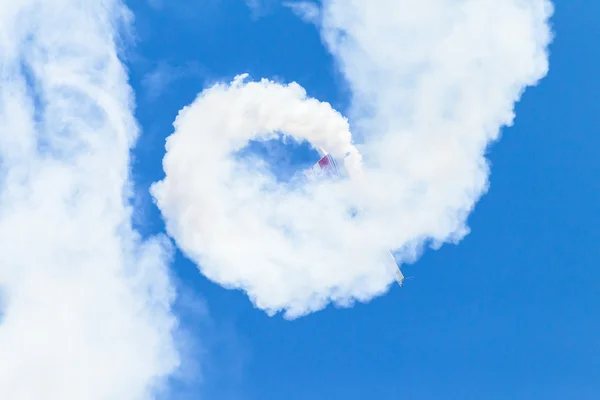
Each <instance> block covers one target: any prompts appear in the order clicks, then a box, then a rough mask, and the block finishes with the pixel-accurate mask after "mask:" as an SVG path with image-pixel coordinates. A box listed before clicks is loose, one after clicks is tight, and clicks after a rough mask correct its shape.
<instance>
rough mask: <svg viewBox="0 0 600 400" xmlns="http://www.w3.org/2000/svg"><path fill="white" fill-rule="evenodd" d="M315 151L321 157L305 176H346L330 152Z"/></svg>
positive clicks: (400, 279) (393, 261)
mask: <svg viewBox="0 0 600 400" xmlns="http://www.w3.org/2000/svg"><path fill="white" fill-rule="evenodd" d="M317 151H318V152H319V155H320V156H321V159H319V161H317V162H316V163H315V165H313V166H312V168H310V169H309V170H307V171H305V174H306V176H307V178H309V179H311V180H313V179H322V178H333V179H341V178H342V177H345V176H347V174H346V172H345V170H344V168H343V167H340V165H339V164H338V162H337V161H336V159H335V158H334V157H333V156H332V155H331V154H329V153H327V152H326V151H325V150H323V149H321V148H317ZM341 165H343V162H342V163H341ZM389 255H390V266H392V265H393V267H394V270H395V279H396V282H398V285H400V287H402V286H404V275H403V274H402V271H400V268H399V267H398V264H397V263H396V259H394V256H393V255H392V253H391V252H390V253H389Z"/></svg>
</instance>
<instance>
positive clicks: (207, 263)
mask: <svg viewBox="0 0 600 400" xmlns="http://www.w3.org/2000/svg"><path fill="white" fill-rule="evenodd" d="M551 13H552V5H551V3H550V2H549V1H546V0H425V1H423V0H419V1H416V0H325V1H323V5H322V10H321V11H320V13H318V14H317V13H314V14H315V15H319V16H320V18H321V20H320V21H318V25H319V26H320V27H321V28H320V29H321V33H322V36H323V39H324V42H325V43H326V45H327V46H328V48H329V50H330V51H331V52H332V54H333V55H334V56H335V58H336V62H337V63H338V65H339V68H340V70H341V72H342V73H343V74H344V76H345V77H346V78H347V81H348V83H349V86H350V89H351V91H352V107H351V109H350V110H349V114H348V115H349V117H350V121H351V123H352V127H353V131H354V137H355V140H354V142H356V147H357V148H358V149H359V150H360V153H361V154H362V158H363V161H364V163H363V165H362V173H361V174H355V175H356V176H355V177H354V178H353V179H351V180H349V181H343V182H340V183H331V182H325V183H323V184H322V185H314V184H309V185H306V186H302V185H283V184H277V183H276V181H275V179H274V178H273V176H272V175H270V173H269V172H268V171H267V170H265V169H264V168H263V169H261V168H260V165H259V164H253V163H251V162H248V161H239V160H237V159H236V157H235V152H236V150H239V149H240V148H241V147H243V146H244V144H245V143H246V142H247V141H248V140H249V139H251V138H265V137H267V138H268V137H271V136H272V135H273V133H274V132H278V131H281V132H283V133H284V134H287V135H291V136H293V137H296V138H299V139H306V140H308V141H310V142H311V143H313V144H314V145H315V146H323V147H324V148H325V149H327V150H328V151H330V152H332V153H333V154H334V155H335V156H343V154H344V153H345V152H346V151H351V152H353V154H355V157H353V158H352V159H353V160H355V161H360V159H361V156H360V155H359V153H357V152H356V151H355V147H354V146H353V144H352V139H351V136H350V133H349V131H348V127H347V126H346V123H345V122H344V120H343V118H342V117H341V116H340V115H339V114H338V113H336V112H334V111H333V110H331V109H330V107H329V106H328V105H327V104H324V103H318V102H316V100H314V99H307V98H305V96H304V93H303V92H302V90H301V88H300V87H299V86H298V85H296V84H293V85H290V86H285V85H279V84H275V83H273V82H268V81H261V82H248V83H244V82H242V81H240V80H239V79H238V80H236V81H234V82H233V83H232V84H231V85H224V84H220V85H216V86H214V87H212V88H210V89H208V90H206V91H204V92H203V93H201V94H200V95H199V97H198V98H197V99H196V100H195V101H194V103H193V104H192V105H191V106H190V107H188V108H185V109H184V110H182V112H181V113H180V115H179V117H178V118H177V120H176V123H175V132H174V133H173V135H172V136H170V137H169V138H168V141H167V154H166V156H165V158H164V160H163V165H164V169H165V173H166V177H165V179H164V180H163V181H161V182H159V183H157V184H156V185H155V186H154V187H153V194H154V196H155V198H156V199H157V203H158V206H159V207H160V209H161V211H162V213H163V215H164V217H165V219H166V222H167V228H168V231H169V233H170V234H171V235H172V236H173V237H174V238H175V240H176V241H177V243H178V245H179V246H180V247H181V248H182V249H183V251H184V252H185V253H186V254H187V255H188V256H189V257H191V258H192V259H193V260H195V261H196V262H197V263H198V266H199V268H200V270H201V271H202V272H203V273H204V274H205V275H206V276H208V277H209V278H210V279H212V280H214V281H216V282H218V283H220V284H222V285H224V286H227V287H237V288H242V289H244V290H245V291H246V292H247V293H248V295H249V296H250V298H251V299H252V301H253V302H254V303H255V304H256V305H257V306H258V307H260V308H262V309H265V310H266V311H267V312H269V313H272V312H275V311H278V310H285V311H286V315H287V316H288V317H294V316H298V315H302V314H305V313H308V312H311V311H314V310H318V309H319V308H322V307H323V306H324V305H326V304H327V303H328V302H329V301H334V302H336V303H340V304H347V303H349V302H352V301H353V300H355V299H359V300H362V301H365V300H368V299H370V298H372V297H373V296H375V295H378V294H381V293H383V292H384V291H385V290H386V288H387V287H388V285H389V284H390V283H391V282H392V280H393V271H390V269H389V265H387V264H386V263H385V262H383V261H382V258H381V257H382V254H385V249H387V248H390V249H398V250H399V251H398V252H397V258H398V261H399V262H405V261H407V260H410V259H414V258H415V257H417V256H418V254H419V251H420V249H421V247H422V246H423V245H424V244H425V243H427V242H428V241H431V242H433V243H434V244H435V245H440V244H442V243H444V242H455V241H458V240H460V239H461V238H462V237H463V236H464V235H465V234H466V233H467V232H468V227H467V226H466V224H465V222H466V218H467V216H468V214H469V213H470V211H471V210H472V208H473V206H474V204H475V202H476V201H477V200H478V199H479V197H480V196H481V195H482V194H483V193H484V192H485V190H486V188H487V185H488V174H489V171H488V165H487V162H486V159H485V150H486V147H487V145H488V144H489V143H490V141H492V140H494V139H496V138H497V137H498V134H499V130H500V128H501V127H502V126H503V125H510V124H511V123H512V119H513V108H514V104H515V102H516V101H517V100H518V99H519V97H520V95H521V94H522V92H523V90H524V89H525V88H526V86H528V85H533V84H535V83H537V81H538V80H539V79H541V78H542V77H543V76H544V75H545V74H546V72H547V68H548V57H547V52H546V48H547V45H548V44H549V42H550V39H551V34H550V29H549V26H548V18H549V17H550V15H551ZM354 166H355V167H357V168H355V171H356V172H359V170H360V169H361V168H359V167H360V163H359V162H357V163H355V164H354ZM351 207H355V208H356V209H358V210H360V213H359V215H358V216H357V217H356V218H350V217H349V216H348V213H347V211H348V209H350V208H351Z"/></svg>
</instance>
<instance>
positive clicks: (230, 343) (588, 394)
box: [129, 0, 600, 400]
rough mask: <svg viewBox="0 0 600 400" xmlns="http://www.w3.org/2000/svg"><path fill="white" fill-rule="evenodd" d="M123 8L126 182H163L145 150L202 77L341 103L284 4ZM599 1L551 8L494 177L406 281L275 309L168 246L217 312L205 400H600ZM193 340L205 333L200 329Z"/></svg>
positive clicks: (185, 277)
mask: <svg viewBox="0 0 600 400" xmlns="http://www.w3.org/2000/svg"><path fill="white" fill-rule="evenodd" d="M130 6H131V7H132V10H133V11H134V13H135V15H136V32H137V33H138V35H139V40H140V42H139V43H138V45H137V46H136V47H135V49H134V50H133V51H134V52H135V54H136V56H137V57H138V59H132V61H131V62H130V63H129V68H130V70H131V79H132V84H133V87H134V89H135V91H136V95H137V98H138V110H137V116H138V118H139V122H140V123H141V126H142V129H143V132H144V134H143V135H142V137H141V139H140V141H139V143H138V146H137V148H136V150H135V157H136V159H137V162H136V164H135V167H134V173H135V174H136V178H137V180H136V182H137V184H138V186H139V188H140V190H143V189H144V188H145V187H147V186H148V185H149V184H150V183H151V182H154V181H156V180H157V179H161V178H162V170H161V168H160V165H159V163H157V160H158V159H160V158H161V157H162V155H163V152H164V150H163V145H164V139H165V137H166V136H167V135H169V134H170V133H171V132H172V126H171V123H172V121H173V118H174V115H175V114H176V113H177V111H178V110H179V109H180V108H182V106H184V105H186V104H188V103H189V102H190V101H191V100H193V98H194V96H195V95H196V94H197V93H198V92H199V91H200V90H202V89H203V88H205V87H206V86H207V85H209V84H211V83H212V82H214V81H216V80H229V79H231V78H232V77H233V76H234V75H235V74H238V73H241V72H249V73H250V74H251V76H252V77H254V78H260V77H268V78H271V79H273V78H274V79H280V80H282V81H285V82H289V81H298V82H300V83H301V84H302V85H303V86H304V87H305V88H306V90H307V91H308V93H309V94H310V95H312V96H314V97H317V98H319V99H321V100H324V101H329V102H331V103H332V105H333V106H334V107H336V108H338V109H342V110H343V109H344V107H345V106H346V105H347V104H348V103H347V102H348V96H347V92H346V89H345V86H344V85H345V84H344V81H343V79H342V78H341V77H340V75H339V74H338V73H337V72H336V70H335V65H334V64H333V61H332V57H331V56H330V55H329V53H328V52H327V51H326V49H325V48H324V47H323V45H322V43H321V41H320V38H319V35H318V32H317V30H316V29H315V28H314V27H313V26H311V25H309V24H306V23H304V22H302V21H301V20H300V19H299V18H297V17H296V16H294V15H293V14H292V13H291V12H290V10H289V9H286V8H283V7H280V6H278V5H272V6H271V7H269V8H268V10H266V12H264V15H263V16H262V17H260V18H256V17H255V16H253V15H252V12H251V10H250V9H249V8H248V7H246V6H245V5H244V4H243V2H241V1H233V0H221V1H214V2H209V5H206V6H204V5H202V6H191V5H187V6H185V7H188V9H187V11H185V12H182V11H180V7H181V8H182V9H183V6H180V5H179V4H176V3H175V4H173V5H172V6H171V5H169V6H166V7H164V8H163V9H160V10H157V9H153V8H152V7H149V6H148V4H146V3H145V2H143V1H133V2H130ZM598 13H600V5H598V4H596V3H595V2H583V1H570V2H558V3H557V4H556V10H555V14H554V16H553V19H552V27H553V31H554V32H555V34H556V37H555V39H554V41H553V43H552V45H551V48H550V50H551V55H550V71H549V74H548V76H547V77H546V78H545V79H543V80H542V82H541V83H540V84H539V85H538V86H537V87H533V88H528V89H527V91H526V93H525V95H524V97H523V98H522V100H521V101H520V102H519V103H518V104H517V106H516V120H515V124H514V126H512V127H510V128H505V129H504V130H503V132H502V137H501V140H500V141H499V142H497V143H494V144H493V145H492V146H491V148H490V149H489V151H488V157H489V159H490V160H491V165H492V168H491V178H490V179H491V188H490V190H489V192H488V193H487V194H486V195H485V196H484V197H483V198H482V199H481V201H480V202H479V203H478V204H477V205H476V208H475V210H474V212H473V213H472V214H471V216H470V217H469V226H470V227H471V230H472V231H471V233H470V234H469V235H468V236H467V237H466V238H465V239H464V240H463V241H462V242H461V243H460V244H459V245H449V244H448V245H444V246H443V247H442V248H441V249H440V250H437V251H434V250H427V251H426V252H425V254H424V255H423V256H422V258H421V259H419V260H418V262H416V263H415V264H413V265H407V266H404V267H403V271H404V274H405V275H407V276H412V277H414V278H413V279H411V280H408V281H407V283H406V285H405V287H404V288H403V289H399V288H396V287H392V289H391V290H390V292H389V293H387V294H386V295H384V296H382V297H379V298H376V299H374V300H372V301H370V302H369V303H367V304H357V305H355V306H354V307H352V308H349V309H338V308H335V307H332V306H330V307H328V308H327V309H325V310H323V311H320V312H317V313H314V314H311V315H309V316H306V317H303V318H300V319H298V320H295V321H287V320H284V319H283V318H281V317H280V316H275V317H268V316H267V315H266V314H265V313H264V312H262V311H261V310H258V309H255V308H253V307H252V305H251V303H250V302H249V301H248V299H247V297H246V296H245V295H244V294H243V293H242V292H239V291H229V290H226V289H223V288H222V287H220V286H218V285H215V284H214V283H211V282H208V281H207V280H206V279H205V278H203V277H202V276H201V275H200V274H198V273H197V270H196V269H195V267H194V265H193V264H192V263H191V262H190V261H189V260H187V259H186V258H185V257H184V256H182V255H181V254H180V253H178V254H177V257H176V261H175V263H174V265H173V268H174V270H175V271H176V273H177V275H178V276H179V277H180V279H181V280H182V281H183V284H184V285H185V286H187V287H189V288H190V289H191V290H192V291H193V292H194V293H196V294H197V295H198V296H200V297H201V298H202V299H203V300H204V301H205V302H206V304H207V305H208V308H209V309H210V318H211V320H212V322H211V323H212V324H214V326H213V328H212V330H210V333H209V335H214V336H215V338H212V340H211V339H209V340H208V342H209V343H211V345H214V346H215V347H214V348H212V347H211V346H209V347H208V352H209V354H212V356H211V357H209V358H208V359H207V361H206V362H207V365H205V366H204V367H203V368H206V376H205V378H204V382H203V383H201V384H198V389H197V390H198V391H199V392H200V393H204V394H205V395H206V398H220V399H229V398H230V399H277V398H286V399H326V398H344V399H365V398H372V399H381V400H383V399H398V398H406V399H415V400H417V399H424V400H425V399H442V398H445V399H450V398H461V399H506V398H511V399H532V398H543V399H567V398H569V399H574V398H577V399H593V398H597V397H598V396H600V384H599V383H598V379H597V377H598V374H600V361H598V358H597V354H598V352H599V351H600V342H599V341H598V337H597V336H598V335H597V334H596V332H597V330H598V329H599V328H600V317H599V314H598V312H597V309H596V308H597V307H596V305H597V299H598V297H597V296H598V293H599V290H600V283H599V282H600V272H598V271H599V270H598V268H597V267H598V260H599V259H600V253H599V250H598V246H597V240H598V234H597V227H598V226H599V224H600V209H599V204H600V197H599V193H600V190H599V189H600V187H599V186H598V184H597V181H598V180H597V176H598V172H600V159H599V158H598V157H597V154H596V153H597V151H596V149H597V148H598V147H599V146H600V142H599V141H600V139H598V135H597V132H596V130H597V126H598V123H599V120H598V118H599V116H598V115H600V114H598V113H597V112H596V106H597V101H596V94H597V93H598V91H599V90H600V87H599V86H598V85H599V84H600V83H599V81H598V80H597V79H594V76H595V73H596V70H597V68H598V62H599V61H600V55H599V53H598V50H597V46H596V43H595V42H596V41H595V38H596V37H597V36H598V34H600V32H599V30H598V27H597V24H595V23H594V19H593V16H594V15H598ZM142 60H143V61H142ZM162 64H168V65H169V66H170V68H172V69H173V70H175V69H179V70H181V71H184V72H183V73H181V75H179V76H174V77H172V81H171V82H170V83H169V84H168V85H166V87H165V88H162V89H161V91H160V94H158V95H155V97H153V98H152V96H153V94H152V90H149V88H148V87H147V86H144V84H143V82H144V77H145V76H148V74H151V73H152V72H153V71H154V68H156V67H157V66H158V65H162ZM191 66H194V67H191ZM144 204H145V208H144V210H145V212H147V213H148V215H147V219H148V220H150V221H151V224H152V229H154V230H159V229H162V228H161V224H162V222H161V220H160V217H159V216H158V211H157V210H155V209H153V206H152V205H151V202H150V200H149V197H148V199H144ZM195 334H196V335H197V336H198V337H199V340H200V341H201V342H202V341H203V340H204V339H203V337H204V336H205V335H207V332H205V331H204V330H203V329H202V328H201V326H200V327H199V328H198V330H197V331H196V332H195Z"/></svg>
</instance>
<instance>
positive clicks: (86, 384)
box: [0, 0, 179, 400]
mask: <svg viewBox="0 0 600 400" xmlns="http://www.w3.org/2000/svg"><path fill="white" fill-rule="evenodd" d="M128 17H129V15H128V13H127V10H126V9H125V8H124V7H123V6H122V4H121V3H120V2H118V1H111V0H104V1H102V0H95V1H93V0H89V1H77V0H19V1H8V2H7V1H5V2H2V4H1V5H0V31H1V33H2V35H1V39H0V64H1V68H0V162H1V165H0V174H1V175H0V292H2V303H3V309H2V310H1V311H2V314H3V315H2V318H1V319H0V399H11V400H24V399H31V400H33V399H35V400H38V399H56V400H58V399H60V400H63V399H90V400H93V399H115V400H119V399H122V400H133V399H147V398H153V397H154V394H156V393H158V392H159V391H160V390H162V389H164V385H163V384H164V378H165V377H166V376H167V375H169V374H170V373H171V372H173V371H174V370H175V369H176V368H177V365H178V363H179V360H178V354H177V352H176V350H175V346H174V343H173V333H174V329H175V323H176V320H175V319H174V317H173V316H172V314H171V311H170V307H171V302H172V300H173V294H174V293H173V289H172V287H171V285H170V283H169V277H168V273H167V267H166V263H167V262H168V260H169V258H170V251H171V250H170V248H169V245H168V242H167V241H166V240H164V239H161V238H154V239H152V240H149V241H142V240H141V239H140V237H139V235H138V234H137V233H136V232H135V231H134V230H133V229H132V227H131V224H130V217H131V211H130V209H129V206H128V205H127V204H128V201H127V195H128V193H129V188H128V186H129V185H128V168H129V166H128V163H129V148H130V147H131V146H132V145H133V143H134V141H135V139H136V136H137V127H136V124H135V121H134V120H133V118H132V104H131V102H132V97H131V91H130V88H129V86H128V84H127V77H126V73H125V71H124V68H123V66H122V65H121V63H120V62H119V59H118V58H117V52H116V51H117V49H116V45H115V40H116V35H117V33H116V27H117V26H119V25H121V24H124V23H126V22H127V19H128Z"/></svg>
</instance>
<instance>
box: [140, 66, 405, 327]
mask: <svg viewBox="0 0 600 400" xmlns="http://www.w3.org/2000/svg"><path fill="white" fill-rule="evenodd" d="M245 79H246V75H241V76H238V77H236V78H235V79H234V81H233V82H232V83H231V84H230V85H225V84H217V85H215V86H213V87H211V88H209V89H207V90H205V91H204V92H202V93H201V94H200V95H199V96H198V98H197V99H196V100H195V101H194V103H193V104H192V105H190V106H188V107H186V108H184V109H183V110H182V111H181V112H180V113H179V115H178V117H177V119H176V121H175V123H174V127H175V132H174V133H173V134H172V135H171V136H169V137H168V139H167V143H166V150H167V152H166V155H165V157H164V160H163V168H164V171H165V178H164V179H163V180H162V181H160V182H157V183H155V184H154V185H153V186H152V188H151V192H152V194H153V196H154V198H155V200H156V203H157V205H158V207H159V208H160V210H161V212H162V214H163V216H164V218H165V220H166V223H167V231H168V232H169V234H170V235H171V236H172V237H173V238H174V239H175V241H176V242H177V244H178V245H179V247H180V248H181V249H182V250H183V251H184V253H185V254H186V255H187V256H188V257H190V258H191V259H192V260H193V261H195V262H196V263H197V264H198V267H199V268H200V270H201V271H202V273H203V274H204V275H205V276H206V277H207V278H209V279H211V280H213V281H215V282H217V283H219V284H221V285H223V286H226V287H230V288H242V289H244V290H245V291H246V292H247V293H248V295H249V296H250V298H251V299H252V300H253V301H254V303H255V304H256V306H257V307H259V308H262V309H264V310H266V311H267V312H269V313H274V312H277V311H279V310H285V311H286V315H287V316H288V317H294V316H298V315H301V314H304V313H307V312H310V311H314V310H317V309H319V308H322V307H323V306H324V305H325V304H326V303H327V302H328V301H329V300H332V301H334V302H337V303H340V304H348V303H351V302H352V301H353V300H355V299H359V300H363V299H364V300H366V299H369V298H371V297H373V295H375V294H378V293H381V292H383V290H384V289H385V287H386V285H387V284H388V283H389V282H391V281H392V279H393V272H394V271H392V270H390V268H389V265H390V256H389V253H386V252H385V249H384V248H382V247H381V246H377V245H375V246H373V245H368V244H366V241H364V240H362V239H363V235H364V233H365V232H364V231H363V229H362V228H363V225H362V223H361V221H362V219H361V218H360V217H356V215H351V214H350V213H349V212H348V210H349V209H351V208H355V207H360V204H359V198H360V196H359V195H358V194H359V191H360V182H361V156H360V153H359V152H358V150H357V149H356V147H355V146H354V145H353V144H352V136H351V133H350V130H349V126H348V122H347V120H346V119H345V118H344V117H343V116H342V115H341V114H340V113H338V112H337V111H335V110H333V109H332V108H331V106H330V105H329V104H327V103H324V102H320V101H318V100H316V99H313V98H309V97H307V96H306V92H305V91H304V89H302V88H301V87H300V86H299V85H297V84H295V83H292V84H289V85H281V84H278V83H275V82H272V81H268V80H264V79H263V80H261V81H260V82H245ZM278 132H281V134H283V135H287V136H290V137H292V138H294V139H296V140H299V141H303V140H306V141H308V142H310V143H311V144H312V145H313V146H314V147H321V148H324V149H326V150H327V151H328V152H330V153H331V154H332V155H333V156H336V157H340V158H342V157H344V156H345V158H344V161H345V167H346V169H347V170H348V172H349V174H350V178H351V179H345V180H341V181H317V182H304V181H298V180H296V181H295V182H294V183H292V184H281V183H279V182H277V181H276V180H275V178H274V176H273V175H272V174H271V173H270V171H269V170H268V169H267V168H266V167H265V165H264V164H263V163H261V160H257V159H253V160H252V159H251V160H240V159H238V158H236V157H235V154H236V152H238V151H239V150H241V149H243V148H244V146H246V144H247V143H248V142H249V141H250V140H257V139H258V140H260V139H270V138H273V137H276V136H277V135H279V133H278ZM359 243H362V244H361V245H360V246H359V245H358V244H359ZM386 254H387V259H386V258H385V255H386Z"/></svg>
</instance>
